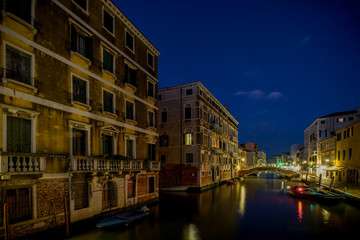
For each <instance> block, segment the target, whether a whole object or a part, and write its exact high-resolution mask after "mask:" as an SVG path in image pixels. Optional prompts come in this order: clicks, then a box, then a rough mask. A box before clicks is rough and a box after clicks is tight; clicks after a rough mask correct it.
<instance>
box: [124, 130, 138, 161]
mask: <svg viewBox="0 0 360 240" xmlns="http://www.w3.org/2000/svg"><path fill="white" fill-rule="evenodd" d="M136 138H137V136H135V135H128V134H126V135H125V156H126V154H127V140H131V141H133V146H132V148H133V149H132V150H133V155H134V156H132V159H136Z"/></svg>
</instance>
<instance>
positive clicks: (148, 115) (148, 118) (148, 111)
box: [147, 110, 156, 129]
mask: <svg viewBox="0 0 360 240" xmlns="http://www.w3.org/2000/svg"><path fill="white" fill-rule="evenodd" d="M149 113H152V114H153V119H152V121H153V123H154V126H150V114H149ZM155 119H156V118H155V112H154V111H151V110H147V123H148V124H147V125H148V127H150V128H154V129H155V128H156V127H155V126H156V124H155Z"/></svg>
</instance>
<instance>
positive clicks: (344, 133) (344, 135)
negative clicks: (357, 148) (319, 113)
mask: <svg viewBox="0 0 360 240" xmlns="http://www.w3.org/2000/svg"><path fill="white" fill-rule="evenodd" d="M343 138H344V139H346V130H345V131H344V132H343Z"/></svg>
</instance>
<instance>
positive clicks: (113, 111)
mask: <svg viewBox="0 0 360 240" xmlns="http://www.w3.org/2000/svg"><path fill="white" fill-rule="evenodd" d="M104 91H105V92H107V93H110V94H111V95H112V96H113V109H112V112H108V111H104ZM101 101H102V110H103V113H108V114H111V115H115V116H116V112H115V111H116V110H115V109H116V106H115V104H116V101H115V93H113V92H111V91H109V90H107V89H106V88H102V92H101Z"/></svg>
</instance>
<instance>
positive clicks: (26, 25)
mask: <svg viewBox="0 0 360 240" xmlns="http://www.w3.org/2000/svg"><path fill="white" fill-rule="evenodd" d="M3 16H4V18H6V17H9V18H11V19H13V20H14V21H16V22H18V23H19V24H21V25H23V26H24V27H26V28H27V29H29V30H30V31H32V33H33V34H34V35H36V33H37V29H36V28H35V27H34V25H33V19H31V20H32V21H31V22H32V23H29V22H27V21H25V20H23V19H21V18H19V17H18V16H16V15H15V14H13V13H10V12H4V14H3Z"/></svg>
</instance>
